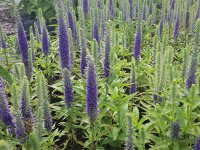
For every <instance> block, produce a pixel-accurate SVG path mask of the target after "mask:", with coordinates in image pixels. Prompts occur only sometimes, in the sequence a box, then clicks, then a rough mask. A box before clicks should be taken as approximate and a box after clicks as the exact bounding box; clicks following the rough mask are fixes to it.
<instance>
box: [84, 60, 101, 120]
mask: <svg viewBox="0 0 200 150" xmlns="http://www.w3.org/2000/svg"><path fill="white" fill-rule="evenodd" d="M86 80H87V81H86V82H87V83H86V112H87V114H88V117H89V119H90V121H91V122H94V121H95V120H96V117H97V115H98V112H99V110H98V89H97V74H96V70H95V65H94V61H93V60H91V58H90V60H89V61H88V66H87V77H86Z"/></svg>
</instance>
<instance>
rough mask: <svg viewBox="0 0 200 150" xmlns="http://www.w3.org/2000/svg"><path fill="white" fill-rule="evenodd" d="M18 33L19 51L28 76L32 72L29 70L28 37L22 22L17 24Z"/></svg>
mask: <svg viewBox="0 0 200 150" xmlns="http://www.w3.org/2000/svg"><path fill="white" fill-rule="evenodd" d="M17 32H18V43H19V49H20V54H21V58H22V62H23V63H24V66H25V69H26V74H27V76H28V75H29V73H30V72H31V71H30V69H31V68H29V59H28V58H29V57H28V42H27V37H26V34H25V31H24V27H23V24H22V22H21V21H19V22H18V24H17Z"/></svg>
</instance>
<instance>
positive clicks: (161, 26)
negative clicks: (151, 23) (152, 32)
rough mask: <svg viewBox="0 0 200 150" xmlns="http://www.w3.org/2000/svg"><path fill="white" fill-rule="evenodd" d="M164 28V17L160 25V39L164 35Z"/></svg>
mask: <svg viewBox="0 0 200 150" xmlns="http://www.w3.org/2000/svg"><path fill="white" fill-rule="evenodd" d="M163 26H164V19H163V17H162V18H161V19H160V24H159V36H160V38H161V37H162V34H163Z"/></svg>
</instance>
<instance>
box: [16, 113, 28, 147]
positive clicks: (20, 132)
mask: <svg viewBox="0 0 200 150" xmlns="http://www.w3.org/2000/svg"><path fill="white" fill-rule="evenodd" d="M16 136H17V138H18V139H19V141H20V143H21V144H24V143H25V142H26V131H25V127H24V124H23V122H22V119H21V114H20V112H19V111H17V113H16Z"/></svg>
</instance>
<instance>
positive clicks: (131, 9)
mask: <svg viewBox="0 0 200 150" xmlns="http://www.w3.org/2000/svg"><path fill="white" fill-rule="evenodd" d="M129 5H130V18H131V20H133V0H129Z"/></svg>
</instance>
